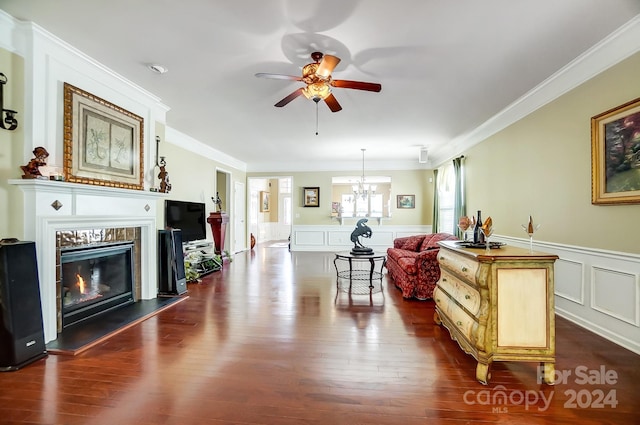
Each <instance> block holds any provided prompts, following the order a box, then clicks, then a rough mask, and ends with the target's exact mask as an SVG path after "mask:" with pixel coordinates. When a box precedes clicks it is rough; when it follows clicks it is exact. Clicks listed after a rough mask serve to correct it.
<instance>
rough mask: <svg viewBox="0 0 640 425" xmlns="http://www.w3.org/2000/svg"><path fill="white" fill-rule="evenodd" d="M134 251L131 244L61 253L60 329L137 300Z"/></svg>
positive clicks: (93, 247) (64, 250) (109, 245)
mask: <svg viewBox="0 0 640 425" xmlns="http://www.w3.org/2000/svg"><path fill="white" fill-rule="evenodd" d="M133 252H134V244H133V243H132V242H129V243H114V244H105V245H98V246H93V245H90V246H83V247H79V248H78V247H75V248H67V249H62V250H61V252H60V265H61V269H60V270H61V276H60V282H61V284H60V290H61V293H60V298H59V299H60V304H61V305H60V311H61V314H62V327H63V328H66V327H68V326H72V325H75V324H77V323H79V322H82V321H84V320H86V319H89V318H93V317H97V316H99V315H101V314H104V313H106V312H108V311H111V310H113V309H116V308H119V307H122V306H125V305H128V304H132V303H134V302H135V301H136V299H135V293H134V283H133V282H134V254H133Z"/></svg>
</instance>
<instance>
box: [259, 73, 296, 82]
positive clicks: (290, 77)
mask: <svg viewBox="0 0 640 425" xmlns="http://www.w3.org/2000/svg"><path fill="white" fill-rule="evenodd" d="M256 77H258V78H271V79H274V80H293V81H302V77H296V76H295V75H284V74H269V73H266V72H258V73H257V74H256Z"/></svg>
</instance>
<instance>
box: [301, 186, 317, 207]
mask: <svg viewBox="0 0 640 425" xmlns="http://www.w3.org/2000/svg"><path fill="white" fill-rule="evenodd" d="M302 199H303V206H305V207H319V206H320V188H319V187H305V188H304V189H303V193H302Z"/></svg>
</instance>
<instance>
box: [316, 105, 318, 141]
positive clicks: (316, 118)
mask: <svg viewBox="0 0 640 425" xmlns="http://www.w3.org/2000/svg"><path fill="white" fill-rule="evenodd" d="M317 135H318V102H316V136H317Z"/></svg>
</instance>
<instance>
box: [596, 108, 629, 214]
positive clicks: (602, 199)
mask: <svg viewBox="0 0 640 425" xmlns="http://www.w3.org/2000/svg"><path fill="white" fill-rule="evenodd" d="M591 203H592V204H637V203H640V98H638V99H635V100H632V101H630V102H627V103H625V104H624V105H620V106H618V107H616V108H613V109H611V110H609V111H606V112H603V113H601V114H599V115H596V116H595V117H592V118H591Z"/></svg>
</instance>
